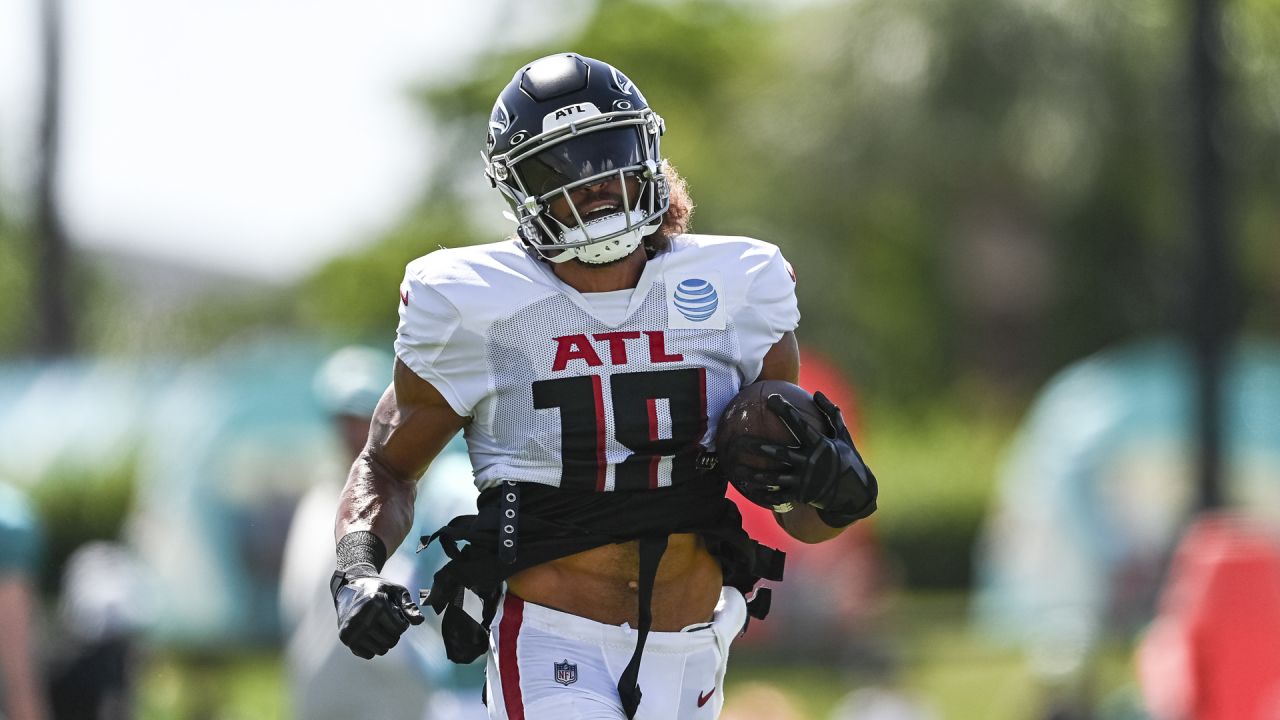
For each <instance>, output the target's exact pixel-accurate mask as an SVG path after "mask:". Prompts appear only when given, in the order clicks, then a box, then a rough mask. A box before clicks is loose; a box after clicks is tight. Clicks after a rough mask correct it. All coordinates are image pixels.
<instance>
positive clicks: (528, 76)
mask: <svg viewBox="0 0 1280 720" xmlns="http://www.w3.org/2000/svg"><path fill="white" fill-rule="evenodd" d="M663 130H664V126H663V122H662V118H661V117H659V116H658V114H657V113H655V112H653V110H651V109H649V105H648V103H647V102H645V99H644V96H643V95H641V94H640V90H639V88H637V87H636V86H635V84H634V83H632V82H631V80H629V79H628V78H627V76H626V75H623V74H622V73H621V72H620V71H619V70H618V69H617V68H615V67H613V66H612V65H609V64H608V63H604V62H601V61H599V60H593V59H591V58H588V57H583V56H581V55H577V54H575V53H563V54H559V55H550V56H547V57H544V58H540V59H538V60H535V61H533V62H532V63H530V64H528V65H526V66H525V67H523V68H521V69H520V71H519V72H517V73H516V74H515V77H513V78H512V79H511V82H510V83H508V84H507V86H506V87H505V88H503V90H502V92H501V93H500V94H499V95H498V100H497V102H496V103H495V104H494V106H493V113H492V115H491V116H490V118H489V134H488V137H487V139H486V144H485V151H484V152H483V153H482V155H483V157H484V161H485V176H486V177H488V178H489V182H490V183H491V184H492V185H493V186H494V187H496V188H497V189H498V190H499V191H500V192H501V193H502V195H503V197H504V198H506V200H507V202H508V204H510V206H511V211H512V212H511V213H510V214H508V217H511V218H512V219H514V220H515V222H516V225H517V226H518V227H517V233H518V234H519V236H520V238H521V239H522V240H523V241H524V242H525V243H527V244H528V245H529V246H530V247H531V248H533V250H534V251H536V252H537V253H538V254H539V255H540V256H541V257H542V258H544V259H546V260H548V261H550V262H556V263H559V262H565V261H568V260H573V259H575V258H576V259H578V260H581V261H582V262H585V263H592V264H602V263H608V262H613V261H615V260H618V259H621V258H623V257H626V256H627V255H629V254H631V252H632V251H634V250H635V249H636V248H637V247H638V246H639V245H640V243H641V241H642V240H643V238H644V237H645V236H647V235H650V234H652V233H654V232H655V231H657V229H658V227H659V226H660V225H661V224H662V216H663V214H664V213H665V212H666V211H667V207H668V205H669V203H670V193H669V190H668V185H667V178H666V176H665V175H664V174H663V161H662V155H661V154H660V152H659V146H658V140H659V138H660V137H661V135H662V133H663ZM612 180H618V181H619V186H620V191H619V193H620V196H621V197H612V196H610V197H603V198H602V197H601V196H596V197H595V199H594V200H587V201H585V202H583V205H582V206H581V207H579V205H578V204H575V202H574V196H578V197H579V199H580V201H581V198H582V196H583V195H584V193H583V192H581V191H583V190H588V191H589V190H590V189H591V188H593V187H597V186H603V185H604V184H605V183H609V182H610V181H612ZM559 201H563V202H564V203H566V205H563V206H559ZM553 203H556V204H557V205H558V206H559V207H560V208H561V209H560V210H559V211H558V213H559V214H560V215H561V216H562V217H563V219H560V218H557V217H555V215H553V214H552V212H551V206H552V204H553Z"/></svg>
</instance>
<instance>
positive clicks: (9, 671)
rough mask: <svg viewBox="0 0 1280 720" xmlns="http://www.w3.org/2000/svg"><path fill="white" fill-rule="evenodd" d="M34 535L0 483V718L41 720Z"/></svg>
mask: <svg viewBox="0 0 1280 720" xmlns="http://www.w3.org/2000/svg"><path fill="white" fill-rule="evenodd" d="M40 546H41V540H40V531H39V525H38V523H37V521H36V517H35V515H34V514H33V513H32V511H31V507H30V505H28V503H27V500H26V498H25V497H24V496H23V495H22V494H21V493H20V492H19V491H18V490H17V489H16V488H14V487H12V486H10V485H7V484H5V483H2V482H0V711H3V712H2V713H0V717H5V718H8V720H45V719H46V718H47V717H48V715H47V710H46V707H45V702H44V695H45V686H44V680H43V674H42V673H41V672H40V667H41V663H42V658H41V655H40V654H39V653H38V652H37V649H36V644H37V642H38V639H39V638H38V628H39V627H40V623H39V622H38V600H37V596H36V590H35V582H34V578H35V568H36V567H37V560H38V558H39V555H40Z"/></svg>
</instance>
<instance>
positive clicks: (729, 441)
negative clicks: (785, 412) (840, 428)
mask: <svg viewBox="0 0 1280 720" xmlns="http://www.w3.org/2000/svg"><path fill="white" fill-rule="evenodd" d="M775 393H776V394H778V395H781V396H782V397H783V399H785V400H786V401H787V402H789V403H791V404H792V405H794V406H795V408H796V410H798V411H800V417H802V418H803V419H804V421H805V422H806V423H808V424H809V426H810V427H813V428H815V429H816V430H817V431H818V432H820V433H822V434H823V435H828V436H830V434H831V429H830V428H829V427H828V425H827V420H826V418H825V417H824V416H823V415H822V412H821V411H819V410H818V406H817V404H816V403H814V401H813V396H812V395H810V394H809V393H808V391H806V390H805V389H804V388H802V387H800V386H799V385H793V384H791V383H789V382H785V381H782V380H761V381H759V382H755V383H752V384H750V385H747V386H746V387H744V388H742V390H740V391H739V392H738V394H737V395H735V396H734V398H733V399H732V400H730V401H729V404H728V405H727V406H726V407H725V409H724V413H723V414H722V415H721V416H720V424H719V425H718V426H716V456H717V458H718V463H719V465H720V467H721V469H722V470H723V471H725V472H724V475H725V476H726V477H728V478H730V479H731V480H732V479H733V475H732V473H731V472H728V471H729V470H730V469H731V468H732V467H734V466H744V467H752V468H769V467H772V466H774V465H775V462H774V461H773V460H770V459H769V458H767V457H765V456H763V455H761V454H759V453H756V452H752V451H751V450H749V449H747V448H745V447H744V446H743V444H742V443H734V440H735V439H736V438H738V437H741V436H743V435H749V436H752V437H757V438H761V439H763V440H766V441H768V442H772V443H775V444H779V445H795V444H796V437H795V436H794V435H792V434H791V431H790V430H789V429H787V426H786V425H784V424H783V422H782V419H781V418H779V417H778V416H777V415H776V414H774V412H773V411H772V410H770V409H769V408H768V407H767V406H766V405H765V402H766V400H767V399H768V397H769V396H770V395H773V394H775ZM734 484H735V486H737V483H736V482H735V483H734ZM738 489H739V490H740V491H741V490H742V488H741V487H738ZM743 494H744V495H746V494H747V493H746V492H743ZM748 498H750V499H752V500H753V501H755V500H756V499H755V498H751V497H750V495H748Z"/></svg>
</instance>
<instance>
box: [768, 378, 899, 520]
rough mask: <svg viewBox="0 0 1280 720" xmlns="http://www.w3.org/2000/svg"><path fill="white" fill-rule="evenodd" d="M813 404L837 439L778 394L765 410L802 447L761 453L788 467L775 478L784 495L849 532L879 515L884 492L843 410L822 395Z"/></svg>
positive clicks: (772, 479)
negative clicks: (854, 524) (859, 522)
mask: <svg viewBox="0 0 1280 720" xmlns="http://www.w3.org/2000/svg"><path fill="white" fill-rule="evenodd" d="M813 401H814V403H816V404H817V406H818V410H819V411H821V412H822V415H823V416H824V417H825V418H826V420H827V423H828V425H829V426H830V430H831V433H830V434H831V436H832V437H827V436H825V435H823V434H822V433H820V432H818V431H817V430H815V429H814V428H813V427H811V426H810V425H809V424H808V423H806V422H805V421H804V419H803V418H802V417H801V416H800V412H799V411H798V410H796V408H795V406H793V405H792V404H791V403H789V402H787V401H786V400H785V399H784V398H783V397H782V396H781V395H777V394H774V395H770V396H769V397H768V399H767V400H766V401H765V407H767V408H769V410H771V411H772V412H773V413H775V414H776V415H777V416H778V417H779V418H780V419H781V420H782V422H783V423H784V424H785V425H786V426H787V427H788V428H789V429H790V430H791V432H792V433H793V434H794V435H795V436H796V437H797V438H799V444H798V445H790V446H789V445H776V444H770V443H761V444H759V445H757V446H756V448H757V449H758V450H759V451H760V452H761V453H763V454H764V455H766V456H767V457H769V458H772V459H773V460H775V461H776V462H778V463H780V464H781V465H782V466H783V469H781V470H780V471H778V472H777V473H776V474H771V475H770V478H769V483H770V484H771V485H776V486H777V488H778V492H779V494H780V495H782V496H786V497H787V498H789V499H791V500H793V501H794V502H802V503H807V504H809V505H812V506H814V507H815V508H818V515H819V517H821V518H822V520H823V521H824V522H826V523H827V524H828V525H831V526H832V527H843V526H845V525H848V524H849V523H851V522H853V521H854V520H858V519H861V518H864V517H867V516H868V515H870V514H871V513H873V512H875V510H876V495H877V494H878V492H879V486H878V485H877V483H876V476H875V474H874V473H872V472H871V468H869V467H867V464H866V463H865V462H863V460H862V456H861V455H859V454H858V449H857V448H856V447H854V445H853V438H852V437H850V435H849V428H848V427H846V426H845V424H844V417H843V416H842V415H841V414H840V408H838V407H836V405H835V403H833V402H831V401H830V400H828V399H827V396H826V395H823V394H822V393H821V392H817V393H814V395H813Z"/></svg>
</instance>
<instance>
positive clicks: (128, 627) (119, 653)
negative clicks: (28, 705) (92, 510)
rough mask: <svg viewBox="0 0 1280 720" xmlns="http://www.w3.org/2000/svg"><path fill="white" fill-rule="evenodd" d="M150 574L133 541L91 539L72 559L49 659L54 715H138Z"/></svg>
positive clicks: (107, 719)
mask: <svg viewBox="0 0 1280 720" xmlns="http://www.w3.org/2000/svg"><path fill="white" fill-rule="evenodd" d="M145 585H146V576H145V575H144V573H143V572H142V570H141V569H140V567H139V565H138V560H137V558H136V557H135V556H134V554H133V553H132V551H130V550H129V549H128V548H127V547H126V546H124V545H122V544H120V543H116V542H108V541H104V540H95V541H91V542H87V543H84V544H83V545H81V546H79V547H77V548H76V550H75V551H74V552H73V553H71V555H70V556H69V557H68V558H67V562H66V566H65V568H64V570H63V572H62V589H61V591H60V594H59V599H58V621H59V622H58V631H59V638H58V642H57V644H56V651H55V653H54V657H53V660H52V661H51V662H50V670H49V683H50V688H51V701H50V702H51V705H52V707H53V717H54V718H55V720H128V719H129V718H132V717H134V707H135V702H134V694H135V687H136V682H137V669H138V665H139V662H138V660H139V658H138V649H137V640H138V633H139V631H140V630H141V629H142V627H143V624H144V622H145V620H146V618H147V617H148V615H149V610H150V608H149V603H148V600H147V597H146V595H145V593H139V592H138V588H140V587H145Z"/></svg>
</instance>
